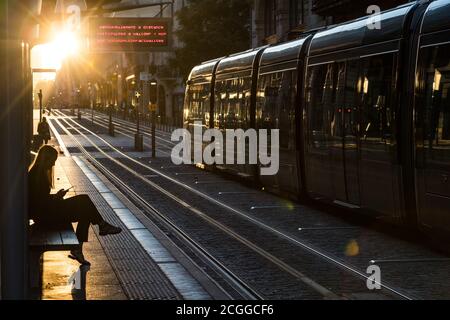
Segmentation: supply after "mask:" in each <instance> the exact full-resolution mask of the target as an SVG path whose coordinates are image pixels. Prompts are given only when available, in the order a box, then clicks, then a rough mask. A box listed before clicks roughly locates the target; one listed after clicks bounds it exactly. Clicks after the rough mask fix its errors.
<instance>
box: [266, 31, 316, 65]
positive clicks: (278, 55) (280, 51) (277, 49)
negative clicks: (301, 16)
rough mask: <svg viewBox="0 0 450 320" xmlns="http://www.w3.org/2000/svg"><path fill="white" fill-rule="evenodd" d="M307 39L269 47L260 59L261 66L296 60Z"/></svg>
mask: <svg viewBox="0 0 450 320" xmlns="http://www.w3.org/2000/svg"><path fill="white" fill-rule="evenodd" d="M307 38H308V37H303V38H301V39H296V40H293V41H289V42H286V43H283V44H280V45H276V46H273V47H269V48H267V49H266V50H264V53H263V55H262V57H261V64H260V65H261V66H267V65H271V64H274V63H280V62H285V61H292V60H297V59H299V57H300V52H301V50H302V48H303V45H304V44H305V41H306V39H307Z"/></svg>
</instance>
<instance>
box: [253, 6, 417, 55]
mask: <svg viewBox="0 0 450 320" xmlns="http://www.w3.org/2000/svg"><path fill="white" fill-rule="evenodd" d="M406 2H408V1H407V0H358V1H355V0H254V4H253V11H252V46H253V47H258V46H261V45H265V44H274V43H280V42H285V41H288V40H291V39H295V38H297V37H298V36H299V35H300V34H301V33H303V32H308V31H311V30H314V29H317V28H322V27H325V26H329V25H333V24H337V23H341V22H345V21H348V20H352V19H356V18H358V17H361V16H364V15H367V14H369V13H373V12H371V11H370V10H368V9H371V8H370V7H371V6H374V5H375V6H377V7H378V8H379V9H380V10H387V9H390V8H393V7H396V6H398V5H401V4H404V3H406Z"/></svg>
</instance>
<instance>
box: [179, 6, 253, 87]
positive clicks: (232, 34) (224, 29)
mask: <svg viewBox="0 0 450 320" xmlns="http://www.w3.org/2000/svg"><path fill="white" fill-rule="evenodd" d="M177 18H178V20H179V24H180V25H179V28H178V30H177V31H176V32H175V34H176V36H177V37H178V39H179V40H180V41H181V42H182V43H183V45H184V46H183V47H182V48H178V49H176V50H175V58H174V59H173V60H172V61H171V65H172V67H174V68H176V69H177V70H178V71H179V72H180V73H181V75H182V76H183V77H184V78H185V79H186V78H187V77H188V75H189V72H190V70H191V69H192V68H193V67H194V66H195V65H197V64H200V63H201V62H203V61H207V60H211V59H214V58H219V57H222V56H225V55H228V54H231V53H235V52H240V51H243V50H247V49H248V48H249V47H250V27H251V26H250V22H251V1H249V0H190V1H189V2H188V5H187V6H186V7H184V8H183V9H181V10H180V11H179V12H178V14H177Z"/></svg>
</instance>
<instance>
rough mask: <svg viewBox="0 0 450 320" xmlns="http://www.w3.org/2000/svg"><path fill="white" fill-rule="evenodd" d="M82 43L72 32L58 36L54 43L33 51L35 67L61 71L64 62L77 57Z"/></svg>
mask: <svg viewBox="0 0 450 320" xmlns="http://www.w3.org/2000/svg"><path fill="white" fill-rule="evenodd" d="M79 51H80V42H79V40H78V39H77V37H76V35H75V34H74V33H72V32H61V33H58V34H56V36H55V37H54V39H53V41H52V42H49V43H45V44H41V45H38V46H36V47H35V48H34V49H33V62H32V64H33V67H34V68H44V69H56V70H59V69H61V67H62V64H63V61H64V60H65V59H67V58H70V57H73V56H75V55H77V54H78V53H79Z"/></svg>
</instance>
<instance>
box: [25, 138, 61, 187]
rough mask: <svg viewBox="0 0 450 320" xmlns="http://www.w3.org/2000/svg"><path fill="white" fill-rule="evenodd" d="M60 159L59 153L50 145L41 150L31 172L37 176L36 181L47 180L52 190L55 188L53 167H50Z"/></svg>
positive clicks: (31, 167)
mask: <svg viewBox="0 0 450 320" xmlns="http://www.w3.org/2000/svg"><path fill="white" fill-rule="evenodd" d="M56 159H58V151H57V150H56V149H55V148H53V147H51V146H48V145H45V146H43V147H41V148H40V149H39V152H38V154H37V156H36V158H35V159H34V161H33V163H32V164H31V166H30V169H29V172H33V173H34V174H35V177H36V179H38V180H40V179H46V181H47V182H48V185H49V187H50V188H52V187H54V177H53V166H52V167H50V166H49V164H50V163H54V162H55V161H56Z"/></svg>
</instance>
